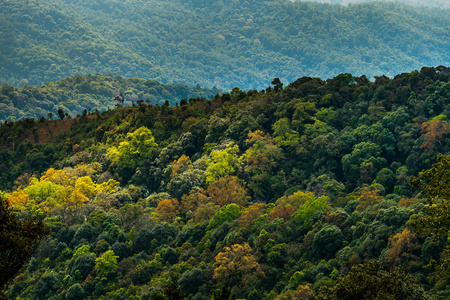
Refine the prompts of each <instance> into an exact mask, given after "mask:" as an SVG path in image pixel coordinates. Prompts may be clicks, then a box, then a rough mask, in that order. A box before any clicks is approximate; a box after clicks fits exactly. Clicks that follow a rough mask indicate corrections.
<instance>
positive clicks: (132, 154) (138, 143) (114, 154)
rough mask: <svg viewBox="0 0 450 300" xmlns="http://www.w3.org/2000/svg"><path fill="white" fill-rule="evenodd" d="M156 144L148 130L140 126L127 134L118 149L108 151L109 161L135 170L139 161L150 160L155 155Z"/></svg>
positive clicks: (113, 148)
mask: <svg viewBox="0 0 450 300" xmlns="http://www.w3.org/2000/svg"><path fill="white" fill-rule="evenodd" d="M157 147H158V144H157V143H156V142H155V138H154V137H153V135H152V132H151V130H150V129H148V128H147V127H145V126H142V127H140V128H138V129H136V130H135V131H133V132H129V133H127V137H126V139H125V141H123V142H121V143H120V144H119V147H118V148H115V147H111V148H109V149H108V156H109V157H110V159H111V160H112V161H113V162H114V163H116V164H118V165H119V166H120V167H129V168H132V169H133V168H135V167H136V166H137V165H138V163H139V161H141V160H144V159H151V158H153V156H154V155H155V153H156V149H157Z"/></svg>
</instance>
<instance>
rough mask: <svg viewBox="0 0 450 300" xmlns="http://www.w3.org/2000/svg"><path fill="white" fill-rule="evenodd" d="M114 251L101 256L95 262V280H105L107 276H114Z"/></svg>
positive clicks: (115, 261)
mask: <svg viewBox="0 0 450 300" xmlns="http://www.w3.org/2000/svg"><path fill="white" fill-rule="evenodd" d="M118 258H119V257H118V256H116V255H114V251H112V250H108V251H106V252H105V253H103V255H102V256H100V257H99V258H97V259H96V260H95V268H96V270H97V277H96V278H97V279H99V280H106V279H107V278H108V276H110V275H111V274H114V273H115V272H116V270H117V259H118Z"/></svg>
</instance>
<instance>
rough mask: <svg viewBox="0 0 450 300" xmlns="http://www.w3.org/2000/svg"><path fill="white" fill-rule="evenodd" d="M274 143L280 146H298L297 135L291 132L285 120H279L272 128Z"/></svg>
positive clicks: (293, 131) (287, 121)
mask: <svg viewBox="0 0 450 300" xmlns="http://www.w3.org/2000/svg"><path fill="white" fill-rule="evenodd" d="M272 129H273V135H274V137H275V141H276V142H277V144H278V145H280V146H285V147H293V148H295V147H297V146H298V144H299V138H300V137H299V133H298V132H297V131H295V130H292V129H291V127H290V125H289V120H288V119H287V118H282V119H279V120H278V121H276V122H275V124H273V126H272Z"/></svg>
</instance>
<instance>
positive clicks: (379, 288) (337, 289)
mask: <svg viewBox="0 0 450 300" xmlns="http://www.w3.org/2000/svg"><path fill="white" fill-rule="evenodd" d="M317 299H336V300H337V299H396V300H397V299H398V300H403V299H411V300H415V299H417V300H423V299H431V297H430V296H428V295H427V293H426V292H425V291H424V290H423V288H422V287H421V286H420V285H419V284H418V283H417V280H416V279H415V278H414V277H413V276H412V275H411V274H407V273H405V272H404V271H402V270H400V269H394V270H393V271H391V272H388V271H386V270H384V268H383V265H382V263H381V262H380V261H377V260H370V261H368V262H367V263H365V264H361V265H356V266H354V267H352V270H351V271H350V273H349V274H348V275H346V276H344V277H342V278H340V279H338V280H337V282H336V284H335V286H334V288H333V289H332V290H331V294H329V295H327V294H325V293H323V292H321V293H319V295H318V297H317Z"/></svg>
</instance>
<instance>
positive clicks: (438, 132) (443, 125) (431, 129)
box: [420, 115, 450, 151]
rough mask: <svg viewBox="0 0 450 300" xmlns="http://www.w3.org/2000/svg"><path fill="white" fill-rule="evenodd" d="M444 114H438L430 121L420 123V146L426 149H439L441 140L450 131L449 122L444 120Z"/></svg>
mask: <svg viewBox="0 0 450 300" xmlns="http://www.w3.org/2000/svg"><path fill="white" fill-rule="evenodd" d="M446 119H447V117H446V116H445V115H439V116H437V117H435V118H433V119H432V120H430V122H424V123H422V133H424V134H425V135H424V142H423V143H422V145H421V146H420V148H424V149H425V150H426V151H431V150H434V149H435V148H438V149H441V146H442V141H444V142H445V136H446V135H447V133H448V132H449V131H450V124H448V123H447V121H446Z"/></svg>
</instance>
